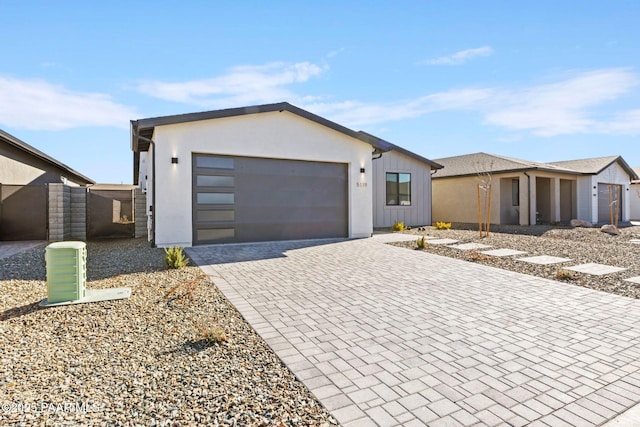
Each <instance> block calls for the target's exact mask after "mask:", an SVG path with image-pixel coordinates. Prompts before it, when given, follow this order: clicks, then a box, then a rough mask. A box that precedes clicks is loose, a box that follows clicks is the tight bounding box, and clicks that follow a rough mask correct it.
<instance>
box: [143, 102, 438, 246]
mask: <svg viewBox="0 0 640 427" xmlns="http://www.w3.org/2000/svg"><path fill="white" fill-rule="evenodd" d="M131 138H132V140H131V147H132V150H133V152H134V183H135V184H138V185H139V186H140V187H141V188H142V190H143V191H144V192H146V193H147V213H148V215H149V225H148V227H149V237H150V240H151V241H152V242H153V243H154V244H155V245H157V246H160V247H163V246H165V247H166V246H171V245H179V246H192V245H199V244H211V243H232V242H255V241H269V240H290V239H310V238H326V237H349V238H358V237H367V236H370V235H371V233H372V231H373V228H374V227H388V226H390V225H391V224H392V223H393V222H395V221H398V220H399V221H405V222H406V223H408V224H415V223H419V224H428V223H430V222H431V210H430V202H431V194H430V193H431V171H433V170H436V169H438V168H440V165H438V164H437V163H435V162H432V161H430V160H428V159H425V158H423V157H421V156H419V155H417V154H414V153H411V152H409V151H407V150H404V149H402V148H400V147H398V146H395V145H393V144H391V143H389V142H387V141H384V140H382V139H380V138H377V137H375V136H373V135H369V134H367V133H364V132H356V131H353V130H351V129H348V128H346V127H344V126H342V125H339V124H337V123H335V122H332V121H329V120H327V119H325V118H322V117H320V116H317V115H315V114H312V113H310V112H308V111H305V110H303V109H301V108H298V107H296V106H293V105H291V104H289V103H286V102H283V103H277V104H267V105H259V106H253V107H244V108H232V109H225V110H216V111H207V112H202V113H191V114H183V115H175V116H165V117H157V118H148V119H141V120H135V121H132V122H131Z"/></svg>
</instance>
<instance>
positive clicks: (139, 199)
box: [133, 188, 148, 239]
mask: <svg viewBox="0 0 640 427" xmlns="http://www.w3.org/2000/svg"><path fill="white" fill-rule="evenodd" d="M133 200H134V208H133V214H134V218H135V237H136V239H137V238H140V237H147V234H148V233H147V195H146V194H144V193H143V192H142V189H140V188H136V189H135V192H134V193H133Z"/></svg>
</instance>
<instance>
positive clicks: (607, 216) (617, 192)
mask: <svg viewBox="0 0 640 427" xmlns="http://www.w3.org/2000/svg"><path fill="white" fill-rule="evenodd" d="M616 204H618V209H617V213H618V221H622V210H623V209H622V207H623V204H622V186H621V185H615V184H598V222H599V223H605V224H610V223H611V222H612V221H611V217H612V214H613V218H615V216H616ZM610 206H611V208H610ZM613 222H615V220H614V221H613Z"/></svg>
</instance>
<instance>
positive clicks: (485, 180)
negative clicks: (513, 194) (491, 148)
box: [476, 161, 493, 237]
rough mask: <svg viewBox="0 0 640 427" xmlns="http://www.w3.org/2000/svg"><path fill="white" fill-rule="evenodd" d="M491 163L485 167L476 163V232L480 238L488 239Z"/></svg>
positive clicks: (489, 228) (483, 164) (489, 227)
mask: <svg viewBox="0 0 640 427" xmlns="http://www.w3.org/2000/svg"><path fill="white" fill-rule="evenodd" d="M492 170H493V161H491V163H490V164H489V165H488V166H487V165H486V164H485V163H481V162H477V163H476V175H477V179H478V181H479V182H478V232H479V233H480V237H488V236H489V232H490V230H491V184H492V179H493V177H492V174H491V171H492Z"/></svg>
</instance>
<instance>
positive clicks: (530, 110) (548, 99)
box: [302, 68, 640, 138]
mask: <svg viewBox="0 0 640 427" xmlns="http://www.w3.org/2000/svg"><path fill="white" fill-rule="evenodd" d="M638 82H639V79H638V77H637V76H636V75H635V74H634V73H633V72H631V71H630V70H627V69H616V68H614V69H601V70H594V71H590V72H583V73H579V74H574V75H571V76H568V77H566V76H565V77H564V78H563V79H562V80H560V81H556V82H553V83H548V84H542V85H535V86H529V87H520V88H504V87H502V88H501V87H496V88H470V89H455V90H450V91H445V92H436V93H432V94H428V95H424V96H420V97H416V98H412V99H407V100H402V101H391V102H384V103H364V102H359V101H356V100H350V101H344V102H333V103H332V102H309V103H306V104H303V105H302V107H303V108H306V109H308V110H310V111H313V112H314V113H316V114H319V115H324V116H326V117H327V118H330V119H331V120H335V121H336V122H338V123H342V124H344V125H346V126H351V127H361V126H364V125H372V124H379V123H387V122H392V121H399V120H403V119H412V118H418V117H422V116H425V115H427V114H429V113H432V112H436V111H451V112H456V111H471V112H476V113H477V114H478V116H479V117H481V122H482V123H483V124H485V125H490V126H496V127H500V128H503V129H506V130H508V131H516V132H523V133H530V134H533V135H536V136H541V137H550V136H555V135H567V134H586V133H591V134H624V135H637V134H640V109H634V110H631V111H626V112H625V111H623V112H619V113H616V114H611V113H606V114H605V113H603V111H604V108H605V107H606V104H607V103H610V102H612V101H615V100H617V99H618V98H620V97H622V96H624V95H627V94H629V93H630V92H631V90H632V89H633V88H634V87H635V86H636V85H637V84H638ZM515 137H516V138H521V136H517V135H516V136H515ZM510 138H514V136H513V135H512V136H511V137H510Z"/></svg>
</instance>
